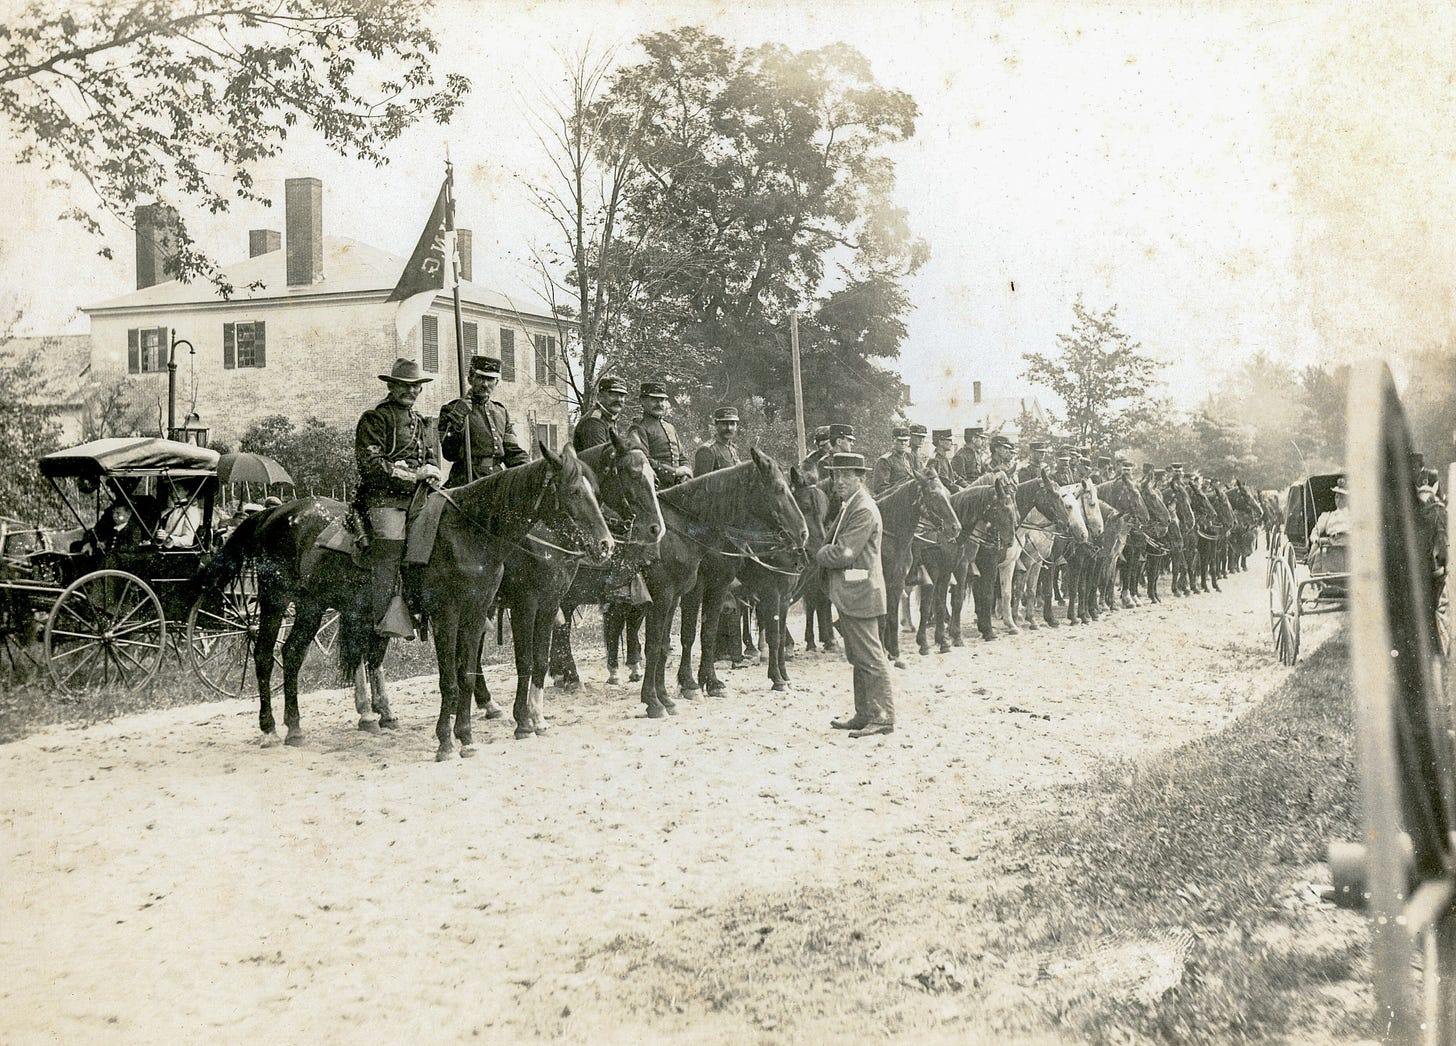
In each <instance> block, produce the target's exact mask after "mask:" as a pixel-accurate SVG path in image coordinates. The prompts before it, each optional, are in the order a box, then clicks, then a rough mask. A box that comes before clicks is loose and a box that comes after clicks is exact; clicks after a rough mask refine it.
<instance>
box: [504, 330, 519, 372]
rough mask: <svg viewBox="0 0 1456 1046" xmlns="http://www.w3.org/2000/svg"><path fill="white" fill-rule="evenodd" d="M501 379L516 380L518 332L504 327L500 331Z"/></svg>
mask: <svg viewBox="0 0 1456 1046" xmlns="http://www.w3.org/2000/svg"><path fill="white" fill-rule="evenodd" d="M500 349H501V381H515V380H516V332H515V331H513V330H507V329H506V328H504V327H502V328H501V332H500Z"/></svg>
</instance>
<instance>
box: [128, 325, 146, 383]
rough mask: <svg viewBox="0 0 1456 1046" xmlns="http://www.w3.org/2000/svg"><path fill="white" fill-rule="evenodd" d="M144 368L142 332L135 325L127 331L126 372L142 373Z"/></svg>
mask: <svg viewBox="0 0 1456 1046" xmlns="http://www.w3.org/2000/svg"><path fill="white" fill-rule="evenodd" d="M141 369H142V332H141V331H139V330H137V329H136V328H135V327H133V328H132V329H131V330H129V331H127V332H126V372H127V373H128V374H140V373H141Z"/></svg>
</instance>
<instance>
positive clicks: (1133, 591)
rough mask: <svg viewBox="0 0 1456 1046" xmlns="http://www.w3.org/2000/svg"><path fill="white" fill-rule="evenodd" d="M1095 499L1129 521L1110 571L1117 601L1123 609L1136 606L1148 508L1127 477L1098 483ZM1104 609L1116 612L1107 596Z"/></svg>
mask: <svg viewBox="0 0 1456 1046" xmlns="http://www.w3.org/2000/svg"><path fill="white" fill-rule="evenodd" d="M1097 497H1098V498H1099V499H1100V500H1101V502H1102V504H1103V505H1104V506H1109V505H1110V506H1111V507H1112V508H1114V509H1116V510H1117V511H1118V513H1121V514H1123V515H1127V516H1129V517H1130V518H1129V519H1128V520H1127V523H1126V525H1125V534H1124V539H1123V547H1122V549H1121V554H1120V558H1119V561H1118V562H1116V563H1114V564H1113V569H1114V570H1115V572H1116V574H1117V582H1118V598H1119V599H1120V600H1121V602H1122V605H1123V606H1124V607H1132V606H1136V605H1137V604H1138V598H1137V582H1138V573H1139V570H1140V564H1141V560H1142V555H1143V552H1144V550H1145V548H1146V546H1147V527H1148V523H1149V521H1150V520H1151V518H1152V517H1151V515H1150V514H1149V512H1148V506H1147V504H1146V503H1145V502H1144V501H1143V496H1142V494H1141V493H1139V492H1138V488H1137V484H1136V483H1134V482H1133V481H1132V478H1131V477H1129V476H1119V477H1118V478H1116V479H1113V480H1109V481H1107V482H1106V483H1099V484H1098V485H1097ZM1105 515H1106V514H1105V513H1104V516H1105ZM1107 607H1108V609H1109V610H1115V609H1117V608H1116V607H1114V606H1113V605H1112V598H1111V595H1110V594H1109V596H1108V599H1107Z"/></svg>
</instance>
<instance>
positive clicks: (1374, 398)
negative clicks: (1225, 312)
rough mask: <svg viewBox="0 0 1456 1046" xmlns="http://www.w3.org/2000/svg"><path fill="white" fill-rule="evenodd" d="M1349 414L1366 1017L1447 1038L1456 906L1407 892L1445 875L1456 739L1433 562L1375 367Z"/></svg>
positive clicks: (1361, 377)
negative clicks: (1370, 999)
mask: <svg viewBox="0 0 1456 1046" xmlns="http://www.w3.org/2000/svg"><path fill="white" fill-rule="evenodd" d="M1348 418H1349V434H1348V437H1347V439H1346V446H1347V448H1348V453H1349V455H1350V465H1351V468H1350V479H1351V486H1350V519H1351V528H1350V538H1351V541H1350V551H1351V566H1352V572H1351V594H1352V597H1353V598H1352V599H1351V600H1350V607H1351V626H1352V645H1351V653H1352V664H1353V669H1354V672H1353V675H1354V684H1355V698H1356V710H1357V731H1358V732H1357V741H1358V749H1357V750H1358V755H1359V772H1360V783H1361V793H1362V806H1363V808H1364V811H1365V838H1366V840H1367V842H1368V845H1369V860H1368V865H1367V867H1368V884H1369V885H1368V897H1369V908H1370V913H1371V915H1372V916H1373V917H1374V926H1373V935H1374V936H1373V945H1374V947H1373V959H1374V975H1375V978H1374V979H1375V995H1376V1003H1377V1013H1376V1019H1377V1021H1378V1022H1379V1023H1381V1024H1382V1025H1383V1026H1386V1027H1388V1028H1389V1034H1390V1038H1391V1040H1392V1041H1400V1042H1420V1041H1431V1042H1436V1041H1441V1042H1445V1041H1451V1040H1452V1038H1453V1037H1456V1002H1453V999H1456V992H1452V991H1451V986H1450V983H1449V981H1450V979H1451V978H1452V977H1456V911H1453V910H1452V909H1451V906H1450V901H1449V900H1448V901H1446V903H1445V910H1444V915H1443V914H1442V910H1441V909H1440V908H1439V907H1435V906H1432V909H1431V912H1430V913H1429V914H1430V920H1429V921H1428V923H1427V928H1426V929H1420V928H1419V927H1418V926H1416V925H1415V922H1416V921H1417V920H1418V919H1419V918H1420V915H1421V908H1420V906H1419V905H1418V904H1413V903H1411V902H1412V899H1413V898H1414V899H1416V900H1417V901H1419V900H1420V898H1421V897H1423V896H1424V897H1427V898H1429V897H1430V896H1431V894H1430V892H1429V888H1430V887H1431V886H1439V885H1440V884H1445V885H1450V884H1451V883H1453V882H1456V751H1453V746H1452V737H1451V733H1450V730H1449V716H1448V713H1447V707H1448V706H1447V704H1446V699H1445V695H1443V694H1441V693H1440V690H1439V687H1438V685H1437V683H1436V679H1435V673H1434V671H1433V669H1434V659H1433V657H1432V648H1433V646H1434V632H1435V630H1434V628H1433V627H1432V626H1433V624H1434V622H1433V620H1432V616H1431V615H1432V609H1433V608H1432V606H1431V602H1432V592H1431V588H1432V586H1431V583H1430V582H1431V573H1430V572H1431V562H1430V559H1429V554H1428V553H1429V550H1427V555H1426V556H1425V557H1424V558H1423V556H1422V554H1421V551H1420V550H1419V548H1418V546H1417V541H1416V533H1417V531H1416V527H1415V506H1414V497H1413V494H1412V491H1411V484H1410V477H1409V473H1408V464H1407V462H1408V455H1409V449H1410V438H1409V435H1408V430H1407V428H1406V424H1405V418H1404V412H1403V411H1402V409H1401V406H1400V402H1399V399H1398V398H1397V397H1396V393H1395V388H1394V385H1393V383H1392V381H1391V378H1390V374H1389V371H1388V370H1386V369H1385V368H1384V366H1383V365H1366V366H1365V367H1364V368H1363V371H1362V372H1361V373H1359V374H1357V375H1352V376H1351V382H1350V399H1349V407H1348ZM1412 882H1414V883H1415V884H1416V886H1415V890H1414V891H1412ZM1413 934H1414V935H1417V936H1418V937H1419V940H1413V939H1412V935H1413ZM1417 955H1420V956H1421V957H1422V958H1423V959H1424V963H1423V966H1424V969H1423V971H1422V977H1423V979H1424V982H1425V983H1424V987H1425V991H1424V999H1422V998H1421V997H1420V995H1419V994H1418V993H1417V992H1416V990H1415V984H1414V977H1413V973H1412V960H1413V959H1415V958H1416V957H1417ZM1443 981H1444V982H1448V983H1445V984H1443V983H1442V982H1443ZM1442 996H1445V997H1446V998H1445V999H1444V1000H1443V998H1442Z"/></svg>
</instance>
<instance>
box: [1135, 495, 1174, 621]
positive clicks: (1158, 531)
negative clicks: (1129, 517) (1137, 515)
mask: <svg viewBox="0 0 1456 1046" xmlns="http://www.w3.org/2000/svg"><path fill="white" fill-rule="evenodd" d="M1139 493H1140V494H1142V498H1143V504H1145V505H1146V506H1147V508H1148V515H1149V517H1150V520H1149V523H1148V530H1147V537H1146V541H1147V547H1146V549H1145V556H1146V562H1147V567H1146V572H1145V574H1144V580H1145V581H1146V582H1147V585H1148V599H1149V601H1151V602H1153V603H1161V602H1162V599H1160V598H1159V597H1158V577H1159V576H1160V575H1161V574H1162V569H1163V560H1165V559H1167V558H1168V556H1169V554H1170V548H1171V545H1172V541H1173V532H1174V531H1175V530H1176V528H1177V525H1178V524H1177V521H1176V520H1175V519H1174V518H1173V513H1172V512H1170V511H1169V510H1168V506H1167V504H1166V503H1165V502H1164V501H1163V496H1162V495H1161V494H1159V493H1158V488H1157V487H1156V486H1154V485H1153V484H1152V482H1151V481H1149V482H1145V483H1144V484H1143V486H1142V487H1141V488H1140V490H1139ZM1180 540H1181V539H1180Z"/></svg>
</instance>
